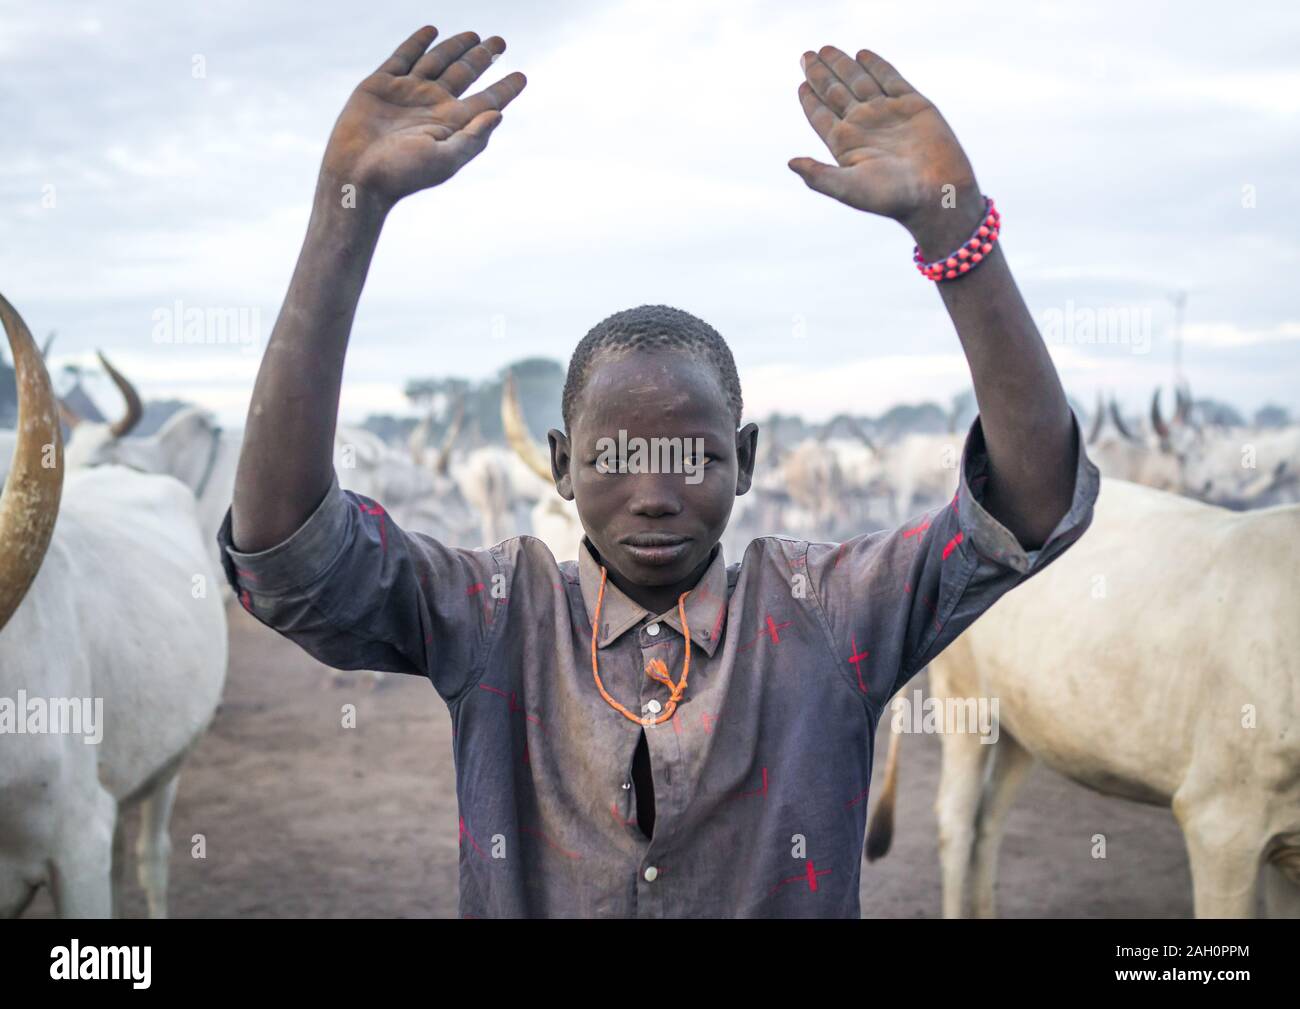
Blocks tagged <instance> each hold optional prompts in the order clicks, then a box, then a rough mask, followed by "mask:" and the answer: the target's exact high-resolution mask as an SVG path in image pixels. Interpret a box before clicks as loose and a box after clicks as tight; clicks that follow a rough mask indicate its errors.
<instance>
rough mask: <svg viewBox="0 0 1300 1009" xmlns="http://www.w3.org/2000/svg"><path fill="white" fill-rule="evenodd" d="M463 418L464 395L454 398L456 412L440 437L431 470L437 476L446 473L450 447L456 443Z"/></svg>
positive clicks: (449, 459)
mask: <svg viewBox="0 0 1300 1009" xmlns="http://www.w3.org/2000/svg"><path fill="white" fill-rule="evenodd" d="M464 420H465V397H464V396H458V397H457V398H456V413H455V415H454V416H453V417H452V420H451V424H450V425H448V427H447V434H446V435H445V436H444V437H443V439H442V447H441V448H440V449H438V458H437V459H436V460H435V461H434V464H433V471H434V472H435V473H437V474H438V475H439V476H445V475H446V473H447V464H448V463H450V462H451V448H452V446H453V445H455V444H456V439H457V438H458V437H459V436H460V426H461V424H462V423H463V422H464Z"/></svg>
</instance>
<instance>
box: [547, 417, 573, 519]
mask: <svg viewBox="0 0 1300 1009" xmlns="http://www.w3.org/2000/svg"><path fill="white" fill-rule="evenodd" d="M546 441H547V443H548V444H549V446H550V449H551V474H552V476H553V477H554V478H555V489H556V491H558V492H559V495H560V497H562V498H564V500H565V501H572V500H573V476H572V474H570V472H569V466H570V464H571V463H572V461H573V456H572V454H571V453H570V450H569V437H568V435H566V434H565V433H564V432H563V431H561V430H559V429H558V428H554V427H553V428H551V429H550V430H549V431H547V432H546Z"/></svg>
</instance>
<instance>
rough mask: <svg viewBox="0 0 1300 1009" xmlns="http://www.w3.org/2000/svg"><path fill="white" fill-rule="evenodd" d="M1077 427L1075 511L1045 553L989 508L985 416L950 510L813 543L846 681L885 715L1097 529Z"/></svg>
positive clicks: (1093, 492) (969, 442)
mask: <svg viewBox="0 0 1300 1009" xmlns="http://www.w3.org/2000/svg"><path fill="white" fill-rule="evenodd" d="M1072 417H1073V414H1072ZM1073 424H1074V432H1075V443H1076V444H1077V445H1078V460H1077V463H1076V466H1075V472H1074V492H1073V495H1072V497H1071V500H1070V507H1069V510H1068V511H1067V512H1066V514H1065V515H1064V516H1063V517H1062V518H1061V520H1060V522H1058V523H1057V525H1056V528H1055V529H1053V530H1052V533H1051V535H1050V536H1049V537H1048V539H1047V541H1046V542H1045V543H1044V544H1043V545H1042V546H1041V547H1040V548H1039V549H1037V550H1034V551H1027V550H1025V549H1024V548H1023V547H1022V546H1021V545H1020V543H1019V542H1018V541H1017V540H1016V537H1015V536H1014V535H1012V533H1011V532H1010V531H1009V530H1008V529H1007V528H1006V527H1005V526H1003V525H1002V524H1001V523H1000V522H998V520H997V519H995V518H994V517H993V516H992V515H991V514H989V512H988V511H987V510H986V509H985V507H984V504H983V498H984V488H985V485H986V483H987V480H988V473H989V459H988V454H987V451H986V448H985V444H984V432H983V428H982V427H981V425H980V419H979V418H978V417H976V419H975V421H974V423H973V424H972V425H971V429H970V432H969V433H968V434H967V436H966V443H965V447H964V449H963V451H962V457H961V465H960V467H959V482H958V487H957V493H956V494H955V495H954V496H953V499H952V500H951V501H950V502H949V503H948V504H946V505H944V506H942V507H940V508H935V509H933V510H931V511H929V512H927V513H925V514H923V515H920V516H918V517H917V518H915V519H914V520H912V521H910V522H908V523H906V524H905V525H904V526H903V527H902V528H899V529H894V530H883V531H880V532H875V533H870V534H865V535H862V536H857V537H854V538H853V539H849V540H846V541H844V542H843V543H839V544H835V543H810V544H808V551H807V555H806V569H807V573H808V578H809V582H810V585H811V587H812V592H813V595H814V596H815V598H816V600H817V603H818V604H819V605H820V607H821V611H822V615H823V617H824V619H825V622H826V629H827V633H828V634H829V635H830V639H831V646H832V649H833V650H834V653H835V654H836V655H837V656H839V657H847V658H848V664H847V665H846V664H844V663H841V666H842V667H843V671H844V674H845V676H846V677H848V678H849V680H850V682H851V683H852V684H853V685H854V686H855V687H856V688H857V689H858V691H859V692H860V693H861V694H862V695H863V697H864V699H865V700H866V701H867V702H868V704H869V705H870V706H871V707H872V708H873V709H874V710H875V711H876V712H880V711H882V710H883V708H884V705H885V704H886V703H887V702H888V700H889V699H890V698H891V697H892V696H893V695H894V693H896V692H897V691H898V690H899V689H900V688H902V687H903V686H904V685H905V684H906V683H907V681H908V680H910V679H911V678H912V677H913V676H915V675H916V673H917V672H919V671H920V670H921V669H923V668H924V667H925V665H926V663H928V662H929V661H930V660H931V659H933V658H934V657H935V656H936V655H938V654H939V653H940V652H942V651H943V650H944V648H946V647H947V646H948V645H949V644H950V643H951V642H952V641H953V640H954V639H955V638H956V637H957V636H958V635H959V634H961V632H962V631H964V630H965V629H966V628H967V627H969V626H970V625H971V624H972V623H973V622H974V621H975V619H976V618H977V617H978V616H979V615H980V614H981V613H983V612H984V611H985V610H987V609H988V608H989V607H990V606H992V605H993V603H994V602H996V601H997V599H998V598H999V597H1000V596H1001V595H1002V594H1003V593H1005V592H1007V591H1009V590H1010V589H1012V588H1014V587H1015V586H1017V585H1019V584H1020V583H1021V582H1023V581H1024V580H1025V579H1027V578H1031V577H1033V576H1034V575H1035V574H1037V573H1038V572H1039V571H1041V570H1042V569H1043V568H1044V567H1046V566H1047V565H1048V564H1050V563H1051V562H1052V561H1053V560H1055V559H1056V558H1057V557H1059V556H1060V555H1061V553H1062V552H1063V551H1064V550H1066V549H1067V548H1068V547H1069V546H1070V544H1072V543H1074V541H1075V540H1077V539H1078V538H1079V537H1080V536H1081V535H1083V533H1084V531H1085V530H1086V529H1087V528H1088V526H1089V524H1090V523H1091V521H1092V510H1093V503H1094V502H1095V501H1096V499H1097V491H1098V485H1099V475H1098V472H1097V467H1096V466H1094V465H1093V463H1092V462H1091V460H1089V459H1088V457H1087V452H1086V449H1085V445H1084V439H1083V437H1082V434H1081V432H1080V428H1079V421H1078V418H1077V417H1073Z"/></svg>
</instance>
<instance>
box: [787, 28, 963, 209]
mask: <svg viewBox="0 0 1300 1009" xmlns="http://www.w3.org/2000/svg"><path fill="white" fill-rule="evenodd" d="M804 74H805V76H806V78H807V80H805V81H804V82H803V83H802V84H800V85H799V100H800V102H801V103H802V104H803V109H804V114H805V115H806V116H807V117H808V121H809V122H810V123H811V124H812V127H813V129H814V130H816V131H817V135H818V136H819V137H821V138H822V140H823V141H824V142H825V144H826V147H827V149H828V150H829V151H830V152H831V155H832V156H833V157H834V158H835V161H836V165H826V164H822V163H821V162H818V161H814V160H813V159H812V158H794V159H792V160H791V161H790V167H791V168H792V169H793V170H794V171H796V172H797V173H799V175H800V176H802V177H803V179H804V181H805V182H807V183H808V185H809V186H810V187H812V188H813V189H816V190H818V191H819V192H822V193H825V194H826V195H828V196H831V197H834V198H835V199H837V200H839V201H840V202H842V203H845V204H848V205H849V206H851V207H856V208H857V209H859V210H865V211H868V212H869V213H873V214H880V215H882V216H885V217H891V218H893V219H895V220H898V221H903V222H905V223H906V222H907V221H908V220H909V219H910V218H912V217H914V216H915V215H916V214H917V213H919V212H920V211H922V210H923V209H924V208H926V207H927V206H930V205H932V204H933V205H937V204H938V202H939V200H940V198H941V195H942V187H943V186H945V185H953V186H955V187H956V188H957V189H959V190H972V189H974V187H975V179H974V173H973V171H972V169H971V166H970V162H969V161H968V160H967V159H966V155H965V153H964V152H963V151H962V149H961V145H960V144H959V143H958V142H957V138H956V136H954V134H953V132H952V130H951V128H950V127H949V126H948V124H947V123H946V122H945V121H944V118H943V116H941V115H940V114H939V110H938V109H936V108H935V107H934V106H933V105H931V104H930V102H929V101H928V100H927V99H926V98H925V97H924V96H922V95H921V94H919V93H918V92H917V91H916V90H915V89H914V88H913V87H912V86H911V85H910V84H908V83H907V81H905V80H904V79H903V77H902V76H901V75H900V74H899V73H898V71H897V70H895V69H894V68H893V67H892V66H890V65H889V64H888V63H887V62H885V61H884V60H883V59H881V58H880V57H879V56H877V55H875V54H874V53H872V52H870V51H869V50H866V49H863V50H861V51H860V52H859V53H858V56H857V58H856V59H854V58H852V57H850V56H848V55H846V54H845V53H843V52H841V51H840V50H839V49H836V48H835V47H834V46H824V47H823V48H822V49H821V50H819V51H818V52H817V53H816V54H806V55H805V58H804Z"/></svg>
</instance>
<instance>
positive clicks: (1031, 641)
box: [869, 480, 1300, 917]
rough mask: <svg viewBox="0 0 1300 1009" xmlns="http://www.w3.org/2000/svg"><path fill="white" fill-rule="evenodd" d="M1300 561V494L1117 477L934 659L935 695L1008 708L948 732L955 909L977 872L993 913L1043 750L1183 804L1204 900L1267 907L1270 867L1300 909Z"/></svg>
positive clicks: (1149, 795) (1232, 910) (1274, 903)
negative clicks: (1265, 494)
mask: <svg viewBox="0 0 1300 1009" xmlns="http://www.w3.org/2000/svg"><path fill="white" fill-rule="evenodd" d="M1298 570H1300V506H1287V507H1280V508H1271V509H1264V510H1260V511H1254V512H1230V511H1226V510H1224V509H1221V508H1216V507H1213V506H1210V505H1206V504H1202V503H1200V502H1197V501H1193V500H1190V499H1187V498H1182V497H1178V496H1175V495H1172V494H1166V493H1162V492H1160V491H1155V490H1151V489H1149V488H1145V487H1140V486H1138V485H1136V484H1130V483H1127V482H1124V481H1118V480H1103V481H1102V488H1101V493H1100V497H1099V500H1098V502H1097V505H1096V512H1095V518H1094V521H1093V524H1092V527H1091V528H1090V529H1089V530H1088V532H1086V533H1085V534H1084V536H1083V537H1082V538H1081V539H1080V540H1079V541H1078V542H1077V543H1075V544H1074V545H1073V546H1072V547H1071V548H1070V549H1069V550H1068V551H1067V552H1066V553H1065V554H1064V555H1062V556H1061V557H1060V558H1058V559H1057V560H1056V561H1055V562H1054V563H1053V564H1052V565H1051V566H1050V567H1048V568H1047V569H1046V570H1044V571H1042V572H1041V573H1040V574H1038V575H1036V576H1035V577H1034V578H1032V579H1031V580H1029V581H1028V582H1026V583H1025V584H1024V585H1022V586H1020V587H1018V588H1016V589H1015V590H1013V591H1012V592H1010V593H1008V594H1007V596H1006V597H1005V598H1003V599H1002V600H1000V601H999V602H998V603H997V604H996V605H995V606H994V607H993V609H992V610H991V611H990V612H988V613H987V614H985V615H984V616H982V617H980V619H979V620H977V621H976V622H975V623H974V624H973V625H972V626H971V627H970V629H969V630H967V631H966V633H965V634H963V635H962V636H961V637H960V638H958V639H957V641H956V642H955V643H953V644H952V645H951V646H949V648H948V649H947V650H946V651H944V652H943V653H942V654H941V655H940V656H939V657H938V658H937V659H935V660H934V661H933V662H931V663H930V689H931V693H932V694H933V695H934V697H935V698H937V699H939V700H941V701H942V700H943V699H945V698H956V699H960V698H977V697H989V698H996V699H997V700H998V708H999V710H998V714H999V732H998V737H997V740H996V742H995V743H993V744H989V743H986V742H981V738H980V736H978V735H976V734H974V733H953V734H945V735H943V736H942V737H941V739H942V743H943V771H942V776H941V783H940V788H939V795H938V799H937V802H936V809H937V812H938V819H939V845H940V855H941V859H942V863H943V892H944V898H943V899H944V914H945V915H946V916H948V917H958V916H960V915H961V914H962V913H963V910H964V906H965V905H964V899H963V898H964V895H965V893H966V890H967V885H968V875H969V877H970V884H971V886H972V889H973V907H974V912H975V914H976V915H978V916H992V915H993V913H994V880H995V870H996V861H997V853H998V844H999V841H1000V840H1001V837H1002V831H1003V824H1004V820H1005V817H1006V813H1007V810H1008V807H1009V806H1010V804H1011V801H1012V799H1013V797H1014V795H1015V792H1016V789H1017V786H1018V785H1019V784H1020V783H1021V781H1022V780H1023V778H1024V776H1025V773H1026V772H1027V770H1028V769H1029V767H1030V765H1031V764H1032V762H1033V760H1034V758H1035V757H1036V758H1038V759H1040V760H1042V761H1043V762H1044V763H1046V764H1047V765H1048V766H1049V767H1051V768H1053V769H1054V770H1056V771H1058V772H1060V773H1061V774H1064V775H1066V776H1067V777H1069V778H1072V779H1073V780H1075V781H1077V782H1079V783H1081V784H1083V785H1086V786H1087V787H1089V788H1091V789H1094V790H1096V791H1098V792H1101V793H1102V794H1105V795H1113V796H1117V797H1120V798H1126V799H1131V800H1134V801H1137V802H1145V803H1152V804H1156V805H1167V806H1171V807H1172V809H1173V812H1174V816H1175V817H1176V818H1177V820H1178V823H1179V825H1180V826H1181V828H1182V830H1183V835H1184V837H1185V838H1186V841H1187V850H1188V855H1189V858H1190V861H1191V868H1192V883H1193V893H1194V901H1195V911H1196V915H1197V916H1198V917H1247V916H1251V915H1253V914H1254V912H1255V898H1256V886H1257V875H1258V874H1259V872H1260V871H1261V869H1263V870H1264V872H1265V900H1266V906H1267V909H1268V913H1269V914H1270V916H1288V917H1289V916H1297V915H1300V620H1298V619H1297V616H1298V615H1300V580H1298V579H1297V577H1296V572H1297V571H1298ZM897 739H898V736H897V735H895V737H894V741H893V743H892V744H891V748H892V747H896V743H897ZM891 763H894V764H895V767H896V761H892V760H891ZM891 792H892V789H891V788H886V797H887V798H888V797H889V796H890V794H891ZM885 801H886V800H883V799H882V804H883V803H884V802H885ZM891 815H892V812H891V810H890V809H889V808H888V807H886V808H885V809H884V810H878V811H877V813H876V816H877V817H882V816H883V817H884V819H883V820H881V822H882V823H885V824H887V823H888V822H889V818H890V817H891ZM872 830H873V834H875V835H877V836H875V837H873V840H872V844H870V845H869V849H871V850H873V851H879V850H880V848H881V846H882V841H881V838H880V837H879V835H878V833H877V829H876V825H875V821H874V819H873V828H872Z"/></svg>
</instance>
